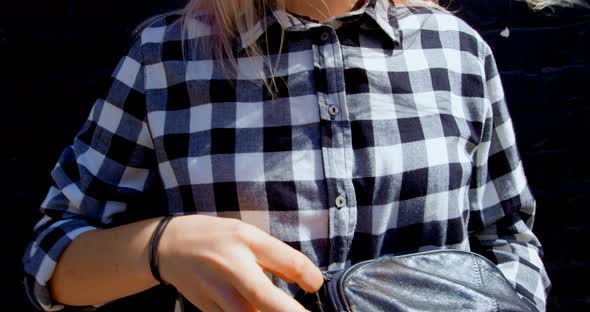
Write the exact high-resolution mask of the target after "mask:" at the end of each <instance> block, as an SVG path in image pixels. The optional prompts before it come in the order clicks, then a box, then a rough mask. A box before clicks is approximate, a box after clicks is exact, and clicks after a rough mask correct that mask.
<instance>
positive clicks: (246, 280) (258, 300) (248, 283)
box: [234, 262, 307, 312]
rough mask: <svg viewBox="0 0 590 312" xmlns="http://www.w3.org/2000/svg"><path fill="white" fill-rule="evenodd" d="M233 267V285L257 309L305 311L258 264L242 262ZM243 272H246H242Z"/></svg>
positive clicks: (291, 311)
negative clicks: (234, 280) (234, 279)
mask: <svg viewBox="0 0 590 312" xmlns="http://www.w3.org/2000/svg"><path fill="white" fill-rule="evenodd" d="M235 269H236V272H235V273H234V276H235V278H236V283H235V285H234V286H235V287H236V289H237V290H238V291H239V292H240V294H241V295H242V296H243V297H244V298H245V299H246V300H248V301H249V302H250V303H252V305H254V307H256V308H257V309H260V310H261V311H290V312H302V311H307V310H306V309H305V308H304V307H303V306H302V305H301V304H300V303H299V302H297V300H295V299H294V298H293V297H291V296H289V295H287V294H286V293H285V292H284V291H283V290H281V289H280V288H278V287H277V286H275V285H274V284H273V283H272V282H271V281H270V280H269V279H268V278H267V277H266V276H265V275H264V272H263V271H262V268H260V266H258V265H256V264H251V263H250V262H244V263H242V265H239V266H238V267H236V268H235ZM240 272H241V273H240ZM244 272H247V273H248V274H244Z"/></svg>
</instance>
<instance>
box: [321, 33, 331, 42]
mask: <svg viewBox="0 0 590 312" xmlns="http://www.w3.org/2000/svg"><path fill="white" fill-rule="evenodd" d="M320 39H321V40H322V41H328V39H330V34H329V33H327V32H325V33H322V34H321V35H320Z"/></svg>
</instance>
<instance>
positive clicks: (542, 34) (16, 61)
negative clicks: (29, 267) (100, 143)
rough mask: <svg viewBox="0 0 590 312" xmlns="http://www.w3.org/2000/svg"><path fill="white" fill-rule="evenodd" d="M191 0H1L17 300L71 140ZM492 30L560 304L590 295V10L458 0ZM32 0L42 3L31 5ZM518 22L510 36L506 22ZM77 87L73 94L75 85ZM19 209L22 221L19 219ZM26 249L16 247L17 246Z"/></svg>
mask: <svg viewBox="0 0 590 312" xmlns="http://www.w3.org/2000/svg"><path fill="white" fill-rule="evenodd" d="M21 2H22V1H21ZM185 2H186V1H181V0H174V1H155V0H142V1H138V0H128V1H115V0H103V1H100V2H95V3H88V2H85V1H79V0H78V1H69V0H68V1H64V0H62V1H27V2H24V3H11V4H10V7H7V4H6V3H4V4H0V56H2V57H0V68H2V71H3V73H4V75H3V77H2V78H0V79H2V80H1V81H0V82H2V83H1V84H0V94H2V103H3V104H4V105H2V106H1V107H2V111H3V114H1V115H0V116H1V117H0V118H2V122H0V130H1V132H0V133H1V134H3V136H2V139H3V140H4V141H5V142H6V143H5V145H4V149H3V153H1V154H0V155H1V156H0V157H2V158H1V160H2V161H0V170H1V172H2V176H3V177H5V179H6V181H8V182H9V183H4V186H3V187H2V188H1V192H2V197H3V198H7V200H5V201H4V205H3V206H4V207H3V208H4V210H5V211H6V212H7V214H6V215H5V217H6V218H7V220H10V222H8V225H7V226H4V227H2V231H3V232H5V233H3V234H4V235H8V234H10V236H2V237H16V238H18V239H15V240H7V242H6V243H5V244H8V245H9V246H8V247H9V248H8V250H10V253H9V254H10V255H11V256H10V257H7V258H5V259H4V261H5V265H4V266H3V268H2V270H3V272H2V273H3V275H2V276H3V277H4V278H6V279H7V280H8V281H9V283H7V285H10V286H8V287H7V288H6V293H5V295H7V298H9V299H8V303H6V304H13V305H15V306H17V307H21V308H19V309H18V311H28V310H27V309H29V310H30V311H33V310H32V308H29V305H28V303H27V300H26V298H25V297H24V293H23V291H22V288H21V284H20V280H21V272H20V270H18V269H15V268H19V269H20V267H21V264H20V255H21V254H22V252H23V248H24V244H25V243H26V241H27V240H28V238H29V237H30V231H31V228H32V226H33V222H34V221H36V220H37V219H38V214H37V207H38V205H39V203H40V202H41V201H42V200H43V196H44V195H45V193H46V191H47V188H48V186H49V183H50V182H49V172H50V170H51V168H52V167H53V165H54V164H55V161H56V160H57V157H58V155H59V153H60V152H61V150H62V149H63V148H64V147H65V146H66V145H68V144H70V143H71V139H72V138H73V136H74V134H75V133H76V131H77V130H78V129H79V127H80V126H81V125H82V122H83V120H84V119H85V118H86V115H87V113H88V111H89V109H90V107H91V105H92V104H93V102H94V100H95V97H96V96H97V94H98V92H99V90H101V89H102V88H104V86H105V84H106V83H107V82H108V76H109V75H110V73H111V71H112V70H113V68H114V66H115V64H116V61H117V59H118V58H119V57H120V56H121V55H122V53H123V52H124V50H125V49H126V47H127V45H128V39H129V37H128V34H129V31H130V30H131V29H132V28H133V26H135V25H136V24H137V23H138V22H139V21H140V20H142V19H143V18H145V17H147V16H150V15H152V14H154V13H158V12H162V11H164V10H167V9H170V8H175V7H180V6H182V5H183V4H184V3H185ZM454 2H455V3H454V5H453V8H455V9H459V11H458V12H457V15H459V16H460V17H462V18H463V19H465V20H466V21H467V22H468V23H470V24H471V25H472V26H473V27H474V28H476V29H477V30H478V31H480V33H481V34H482V35H483V36H484V38H485V39H486V40H487V41H488V43H489V44H490V46H491V47H492V49H493V50H494V53H495V55H496V59H497V62H498V66H499V68H500V70H501V74H502V78H503V82H504V87H505V91H506V95H507V98H508V104H509V108H510V111H511V113H512V116H513V119H514V125H515V129H516V134H517V140H518V142H519V147H520V150H521V154H522V157H523V163H524V166H525V171H526V174H527V176H528V178H529V182H530V185H531V187H532V189H533V193H534V195H535V197H536V198H537V202H538V217H537V220H536V225H535V229H534V230H535V233H536V234H537V235H538V236H539V238H540V239H541V242H542V243H543V245H544V248H545V262H546V265H547V268H548V270H549V273H550V277H551V279H552V281H553V283H554V287H553V290H552V293H551V298H550V301H549V306H548V307H549V310H550V311H561V310H563V311H577V310H584V309H588V307H589V306H590V291H589V287H588V286H584V284H583V282H584V281H586V280H588V279H589V278H590V256H589V254H590V253H588V252H587V251H586V248H587V247H586V246H587V245H588V244H587V243H584V241H585V239H587V238H588V237H590V235H588V234H589V232H590V226H589V225H588V221H587V219H585V216H586V215H587V214H586V213H585V212H586V208H587V206H588V205H587V204H586V203H588V202H590V196H589V195H588V194H589V193H590V192H588V190H590V166H588V164H587V163H586V161H587V159H588V157H587V155H586V154H585V153H584V152H583V151H582V150H583V149H584V147H585V144H586V143H587V142H588V138H587V135H589V134H590V10H588V9H581V8H577V9H558V10H555V12H554V13H553V14H549V12H548V11H545V12H540V13H534V12H531V11H530V10H528V9H527V8H526V6H525V5H524V4H523V3H521V2H516V1H514V0H455V1H454ZM29 11H30V12H29ZM506 28H508V30H509V36H508V37H504V36H502V35H500V33H501V32H502V31H503V30H505V29H506ZM66 95H67V96H66ZM13 220H14V221H13ZM12 255H14V257H13V256H12Z"/></svg>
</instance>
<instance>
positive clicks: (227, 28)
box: [152, 0, 441, 96]
mask: <svg viewBox="0 0 590 312" xmlns="http://www.w3.org/2000/svg"><path fill="white" fill-rule="evenodd" d="M287 1H289V0H225V1H223V0H190V1H189V2H188V3H187V5H186V6H185V7H184V9H183V10H180V11H179V12H182V16H181V18H180V23H181V29H182V35H181V38H182V39H181V40H182V51H183V55H184V56H185V59H186V58H188V59H192V57H193V55H194V54H195V53H198V52H199V51H204V50H205V51H212V53H213V56H214V58H215V60H217V61H220V62H219V64H220V66H221V69H222V72H223V73H224V74H225V75H226V76H227V77H230V76H231V75H230V73H233V72H237V71H238V70H239V68H238V62H237V59H236V57H235V55H234V50H233V49H234V46H233V44H234V43H235V41H236V39H240V40H246V41H247V42H254V41H255V40H254V39H255V38H254V35H255V34H254V29H255V26H256V22H257V21H258V20H260V21H261V22H262V23H264V22H265V21H266V14H267V10H266V8H268V7H273V8H275V9H278V10H285V8H286V3H287ZM297 1H299V0H297ZM303 1H305V0H303ZM367 1H369V0H358V2H357V5H358V4H365V3H366V2H367ZM390 1H391V2H392V3H393V2H394V1H393V0H390ZM398 1H399V2H402V3H403V4H404V5H405V4H411V5H422V6H430V7H437V8H441V7H440V6H439V5H438V0H398ZM202 11H206V12H207V14H205V15H202V17H201V16H200V22H204V23H206V24H207V25H208V26H209V27H211V30H212V33H214V34H215V36H216V37H215V40H209V41H204V40H196V41H195V44H193V45H192V46H188V47H187V46H186V43H187V42H188V40H187V38H189V36H188V34H189V33H190V26H191V20H192V19H193V18H194V16H195V15H199V13H200V12H202ZM152 20H153V19H152ZM263 27H266V25H263ZM240 34H247V36H248V37H247V38H237V36H239V35H240ZM264 35H265V36H266V35H267V34H266V33H265V34H264ZM265 39H267V40H265V41H266V43H267V46H266V51H267V52H268V42H269V41H268V38H265ZM283 40H284V30H283V31H282V32H281V37H280V43H279V47H282V46H283ZM196 44H198V45H199V46H196ZM187 48H188V49H187ZM243 51H244V53H245V54H246V56H249V57H256V56H264V55H265V53H264V51H263V47H260V46H259V45H257V44H250V45H245V46H244V50H243ZM280 55H281V51H280V50H279V52H278V55H277V60H276V64H275V66H273V64H271V61H270V58H269V57H264V58H263V62H264V65H265V67H266V68H267V69H268V70H269V73H270V81H267V79H266V78H265V77H266V76H265V74H264V71H263V70H262V69H261V70H260V71H259V72H258V73H257V74H258V76H259V77H260V78H261V80H262V83H263V84H264V85H265V87H266V88H267V90H268V91H269V93H270V94H271V95H273V96H274V95H275V91H274V90H276V82H275V78H276V77H275V75H274V70H275V68H276V65H277V64H278V62H279V58H280Z"/></svg>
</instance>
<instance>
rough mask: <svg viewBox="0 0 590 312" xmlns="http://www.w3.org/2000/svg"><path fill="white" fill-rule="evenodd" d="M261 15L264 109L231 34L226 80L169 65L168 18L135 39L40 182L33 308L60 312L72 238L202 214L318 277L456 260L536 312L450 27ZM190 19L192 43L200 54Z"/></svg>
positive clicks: (489, 124)
mask: <svg viewBox="0 0 590 312" xmlns="http://www.w3.org/2000/svg"><path fill="white" fill-rule="evenodd" d="M269 12H270V13H271V14H269V15H268V16H267V19H266V24H265V23H262V22H260V24H259V26H260V27H258V32H257V33H256V37H257V38H258V41H257V42H256V43H257V44H260V45H261V46H262V47H263V48H264V49H266V48H267V47H268V57H270V60H271V63H272V64H275V63H276V64H278V66H277V68H276V70H275V71H274V74H275V75H276V76H277V80H276V81H277V97H275V98H273V97H272V96H271V95H270V94H269V93H268V92H266V91H265V88H264V85H263V84H262V83H261V81H260V78H259V77H258V76H257V74H256V73H257V71H259V70H263V71H264V72H265V73H267V74H269V73H270V70H269V68H268V66H267V65H266V63H265V62H264V61H263V59H262V57H247V56H246V55H245V52H244V50H243V48H244V47H246V46H248V45H249V44H254V42H248V41H247V40H246V39H245V38H247V36H245V35H244V34H241V35H240V36H238V40H236V42H235V53H236V55H237V57H238V64H239V71H238V72H236V73H234V74H233V75H232V76H231V77H227V76H224V73H223V71H222V69H221V66H220V64H219V62H217V61H215V60H214V59H213V56H212V55H211V51H210V50H203V51H199V53H198V54H197V55H196V56H195V57H194V58H192V59H190V60H189V61H188V62H186V63H185V62H183V61H182V52H181V44H180V41H179V40H180V27H179V23H178V17H179V16H178V15H168V16H167V17H164V18H161V19H159V20H157V21H155V22H154V23H152V24H151V25H150V26H149V27H147V28H145V29H144V30H143V31H142V33H141V35H140V36H139V37H137V38H136V39H135V40H134V41H133V44H132V45H131V47H130V50H129V53H128V54H127V55H126V56H124V57H123V58H122V59H121V61H120V63H119V65H118V66H117V68H116V69H115V71H114V74H113V80H112V84H111V87H110V89H109V90H108V92H106V94H105V97H104V99H99V100H98V101H97V102H96V103H95V105H94V107H93V109H92V112H91V113H90V117H89V119H88V121H87V122H86V124H85V125H84V127H83V128H82V129H81V131H80V132H79V133H78V135H77V136H76V139H75V141H74V143H73V144H72V145H71V146H70V147H68V148H66V149H65V151H64V153H63V155H62V156H61V158H60V160H59V162H58V164H57V166H56V167H55V170H53V178H54V181H55V184H54V185H53V186H52V187H51V189H50V190H49V194H48V196H47V198H46V200H45V201H44V202H43V205H42V212H44V214H45V216H44V217H43V219H42V220H40V221H39V223H38V224H37V225H36V227H35V233H36V238H35V240H34V241H32V242H31V244H30V246H29V248H28V250H27V252H26V254H25V257H24V259H23V260H24V266H25V270H26V273H27V275H26V278H25V283H26V285H27V290H28V294H29V296H30V298H31V300H32V301H33V302H34V303H35V304H36V305H37V306H38V307H40V308H42V309H45V310H48V311H50V310H52V311H56V310H60V309H61V308H63V305H60V304H59V303H57V302H55V301H53V300H52V298H51V296H50V294H49V292H48V290H47V288H46V284H47V281H48V280H49V278H50V277H51V274H52V273H53V270H54V267H55V263H56V260H57V259H58V257H59V255H60V254H61V253H62V252H63V250H64V249H65V248H66V247H67V245H68V244H69V243H70V242H71V241H72V240H73V239H75V237H76V236H78V235H79V234H81V233H83V232H85V231H88V230H93V229H97V228H104V227H110V226H116V225H120V224H125V223H128V222H132V221H135V220H141V219H144V218H147V217H151V216H158V215H164V214H176V215H182V214H207V215H213V216H221V217H232V218H238V219H241V220H243V221H244V222H247V223H250V224H253V225H256V226H258V227H259V228H261V229H263V230H264V231H266V232H268V233H270V234H272V235H273V236H275V237H277V238H279V239H281V240H282V241H284V242H286V243H287V244H289V245H291V246H293V247H295V248H296V249H298V250H301V251H302V252H303V253H304V254H306V255H307V256H309V258H310V259H311V260H313V261H314V262H315V263H316V264H317V265H318V266H319V267H320V268H322V269H329V270H335V269H341V268H344V267H345V266H348V265H350V264H353V263H356V262H358V261H361V260H365V259H370V258H374V257H377V256H380V255H382V254H386V253H395V254H403V253H410V252H415V251H424V250H431V249H442V248H454V249H463V250H472V251H475V252H478V253H481V254H483V255H484V256H486V257H488V258H489V259H491V260H492V261H494V262H495V263H496V264H497V265H498V267H499V268H500V269H501V270H502V272H503V273H504V274H505V276H506V277H507V278H508V279H509V280H510V281H511V282H512V283H513V286H514V287H515V289H516V291H517V292H518V293H519V295H521V296H522V297H523V298H524V300H525V301H527V302H529V303H531V304H534V305H535V306H536V307H537V308H538V309H540V310H544V307H545V299H546V294H547V291H548V290H549V287H550V281H549V279H548V277H547V274H546V272H545V269H544V267H543V264H542V262H541V259H540V254H541V245H540V243H539V241H538V240H537V238H536V237H535V235H534V234H533V233H532V231H531V229H532V225H533V224H532V223H533V218H534V214H535V200H534V198H533V197H532V195H531V193H530V190H529V188H528V186H527V181H526V178H525V175H524V171H523V167H522V163H521V161H520V158H519V154H518V150H517V147H516V142H515V135H514V130H513V127H512V124H511V119H510V116H509V113H508V110H507V106H506V102H505V100H504V95H503V90H502V84H501V80H500V77H499V75H498V72H497V68H496V64H495V62H494V58H493V55H492V53H491V51H490V48H489V46H488V45H487V44H486V43H485V42H484V41H483V40H482V38H481V37H480V36H479V35H478V34H477V33H476V32H475V31H474V30H473V29H472V28H470V27H469V26H468V25H466V24H465V23H464V22H463V21H462V20H460V19H458V18H457V17H455V16H453V15H451V14H449V13H446V12H442V11H439V10H436V9H427V8H418V7H394V6H393V5H391V4H390V3H389V1H387V0H370V1H368V3H367V4H366V5H365V6H363V7H362V8H361V9H359V10H357V11H353V12H350V13H347V14H346V15H344V16H341V17H338V18H335V19H332V20H330V21H329V22H327V23H326V24H319V23H316V22H313V21H310V20H306V19H304V18H303V17H300V16H296V15H294V14H290V13H287V12H281V11H277V10H269ZM201 17H202V16H198V15H196V16H195V17H194V19H192V20H191V27H192V28H191V32H189V37H190V40H191V42H195V41H197V42H198V41H207V40H211V39H212V38H213V39H214V36H215V34H214V33H213V32H212V31H211V28H210V27H209V26H208V25H206V24H205V23H204V22H202V20H203V19H202V18H201ZM281 27H283V28H284V29H286V37H285V41H284V45H283V47H282V51H283V53H282V54H281V55H280V56H278V55H277V52H278V51H279V48H280V47H279V44H280V43H279V42H280V40H278V38H279V36H280V29H281ZM265 32H266V35H263V34H264V33H265ZM266 38H268V41H266ZM272 278H273V281H274V282H275V283H276V284H277V285H278V286H279V287H281V288H282V289H284V290H285V291H286V292H287V293H289V294H291V295H294V294H295V292H296V291H297V290H298V289H299V288H298V287H297V285H294V284H287V283H285V282H284V281H282V280H280V279H278V278H276V277H272Z"/></svg>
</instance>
